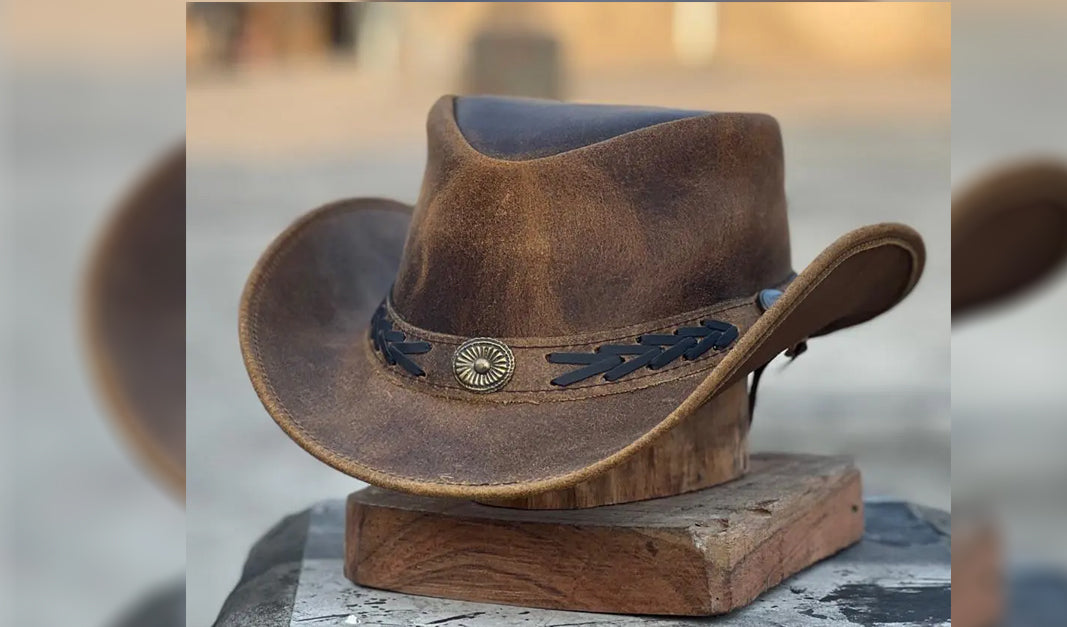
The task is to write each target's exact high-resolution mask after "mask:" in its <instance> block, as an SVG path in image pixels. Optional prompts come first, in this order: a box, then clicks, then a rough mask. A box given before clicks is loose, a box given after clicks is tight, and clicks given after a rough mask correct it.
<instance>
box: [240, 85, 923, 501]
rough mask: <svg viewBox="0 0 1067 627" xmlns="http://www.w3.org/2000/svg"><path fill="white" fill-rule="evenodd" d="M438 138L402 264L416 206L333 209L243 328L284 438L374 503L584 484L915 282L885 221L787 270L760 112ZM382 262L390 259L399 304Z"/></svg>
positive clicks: (623, 114)
mask: <svg viewBox="0 0 1067 627" xmlns="http://www.w3.org/2000/svg"><path fill="white" fill-rule="evenodd" d="M428 133H429V159H428V163H427V166H426V172H425V178H424V180H423V185H422V191H421V193H420V195H419V199H418V202H417V203H416V205H415V208H414V213H413V214H412V217H411V224H410V229H409V230H408V231H407V236H406V241H405V244H404V246H403V251H402V254H399V257H398V258H396V260H395V261H392V260H390V251H393V254H397V253H399V251H400V247H399V241H400V237H399V236H398V233H399V232H400V230H401V229H402V227H403V225H404V224H405V223H406V221H407V215H406V212H407V211H408V208H407V207H405V206H403V205H400V204H399V203H395V202H391V201H386V200H373V199H363V200H354V201H346V202H341V203H337V204H334V205H330V206H327V207H324V208H322V209H320V210H318V211H315V212H313V213H311V214H310V215H308V216H306V217H305V218H303V219H301V220H299V221H298V222H297V223H296V224H294V225H293V226H291V227H290V228H289V229H288V230H286V231H285V232H284V233H283V234H282V235H281V236H280V237H279V238H278V239H277V240H276V241H275V242H274V243H273V244H272V245H271V246H270V248H269V249H268V250H267V252H266V253H264V255H263V257H262V258H261V260H260V261H259V264H258V265H257V266H256V268H255V270H253V272H252V275H251V277H250V278H249V281H248V285H247V287H246V290H245V293H244V299H243V302H242V307H241V313H240V335H241V347H242V350H243V353H244V358H245V364H246V365H247V367H248V371H249V373H250V376H251V379H252V383H253V385H254V386H255V389H256V391H257V393H258V394H259V396H260V398H261V399H262V401H263V403H264V405H265V406H266V408H267V410H268V411H269V412H270V414H271V415H272V416H273V417H274V419H275V420H276V421H277V422H278V424H279V425H281V427H282V428H283V429H284V430H285V431H286V433H288V434H289V435H290V436H291V437H292V438H293V439H294V440H296V441H297V442H298V443H299V444H300V445H301V446H303V447H304V448H306V449H307V450H308V451H310V452H311V453H312V454H313V455H315V456H316V457H318V458H319V459H321V460H323V461H325V462H326V463H328V464H330V465H331V466H333V467H335V468H337V469H339V470H341V471H343V472H346V473H348V474H350V475H353V476H355V477H358V478H360V479H363V480H365V481H368V482H370V483H374V484H377V485H380V486H384V487H388V488H392V489H397V490H403V491H407V492H414V493H419V494H428V495H442V496H458V497H468V498H483V499H484V498H508V497H515V496H523V495H528V494H533V493H536V492H540V491H545V490H552V489H557V488H563V487H567V486H571V485H573V484H576V483H578V482H580V481H582V480H584V479H586V478H589V477H591V476H593V475H595V474H597V473H599V472H602V471H603V470H606V469H607V468H609V467H611V466H612V465H614V464H617V463H619V462H620V461H622V460H624V459H625V458H627V457H628V456H630V455H632V454H633V453H635V452H636V451H638V450H640V449H642V448H643V447H646V446H648V445H649V444H650V443H651V442H653V441H654V440H655V439H656V438H657V437H658V436H660V435H661V434H663V433H664V432H666V431H667V430H668V429H670V428H671V427H672V426H674V425H676V424H677V423H678V422H679V421H682V420H684V419H685V418H686V417H687V416H689V415H690V414H691V413H692V412H693V411H694V410H695V409H696V408H698V407H699V406H700V405H701V404H702V403H704V402H705V401H706V400H708V399H709V398H711V397H712V396H714V395H716V394H717V393H718V392H719V391H720V390H723V389H724V388H725V387H727V386H730V385H731V384H733V383H734V382H737V381H741V380H743V378H744V377H746V376H747V375H748V374H750V373H752V372H753V371H755V370H757V369H759V368H761V367H762V366H764V365H765V364H766V363H767V362H769V361H770V360H771V359H773V358H774V357H775V356H776V355H777V354H779V353H781V352H782V351H784V350H788V349H790V348H793V347H796V346H797V345H799V344H800V343H802V342H803V341H804V340H805V339H806V338H808V337H810V336H815V335H820V334H825V333H829V332H831V331H834V330H837V329H841V328H843V327H847V326H851V325H854V324H858V323H860V322H863V321H865V320H868V319H870V318H873V317H875V316H877V315H878V314H880V313H882V312H884V311H886V310H887V309H889V308H890V307H892V306H893V305H895V304H896V303H897V302H899V301H900V300H901V299H902V298H904V296H905V295H907V294H908V292H909V291H910V290H911V289H912V287H913V286H914V285H915V283H916V281H917V280H918V278H919V276H920V274H921V273H922V268H923V263H924V258H925V251H924V248H923V243H922V240H921V238H920V237H919V235H918V234H917V233H915V231H913V230H912V229H910V228H909V227H906V226H902V225H898V224H880V225H875V226H868V227H864V228H861V229H858V230H856V231H853V232H851V233H848V234H847V235H845V236H843V237H841V238H840V239H838V240H837V241H836V242H834V243H833V244H831V245H830V246H829V247H828V248H827V249H826V250H824V251H823V252H822V253H821V254H820V255H819V256H818V257H817V258H816V259H815V260H814V261H813V262H812V263H811V264H810V265H808V267H807V268H805V269H804V270H803V271H802V272H801V273H800V274H799V275H796V274H794V272H793V269H792V267H791V265H790V251H789V236H788V225H787V219H786V201H785V192H784V172H783V159H782V144H781V135H780V132H779V128H778V124H777V122H776V121H775V120H774V119H773V118H771V117H769V116H767V115H761V114H743V113H706V112H698V111H677V110H668V109H658V108H643V107H614V106H600V105H570V104H561V103H550V102H544V101H532V100H515V99H505V98H494V97H466V98H456V97H452V96H446V97H444V98H441V99H440V100H439V101H438V102H437V103H436V104H435V105H434V107H433V109H432V110H431V111H430V116H429V122H428ZM370 229H374V230H375V234H374V235H373V236H372V235H370V234H369V230H370ZM373 259H380V260H384V263H397V264H398V268H397V271H396V274H395V277H393V282H392V289H391V290H390V289H388V288H387V287H386V283H385V282H384V281H382V280H381V279H380V278H367V277H372V276H373V275H375V274H380V271H378V270H375V269H374V268H370V267H368V263H371V262H372V260H373ZM370 286H373V287H374V288H375V289H379V290H380V293H378V294H376V301H375V302H376V303H377V302H380V303H381V304H380V306H378V307H377V308H376V311H375V312H373V314H372V313H371V312H370V311H368V307H367V306H366V305H365V303H366V299H367V298H368V293H367V290H368V288H369V287H370Z"/></svg>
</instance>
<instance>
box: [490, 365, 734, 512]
mask: <svg viewBox="0 0 1067 627" xmlns="http://www.w3.org/2000/svg"><path fill="white" fill-rule="evenodd" d="M748 410H749V408H748V388H747V386H746V382H745V381H741V382H740V383H736V384H734V385H732V386H730V387H729V388H727V389H726V390H724V391H723V392H721V393H720V394H718V395H717V396H715V398H713V399H711V400H710V401H708V402H707V403H705V404H704V405H702V406H701V407H700V409H698V410H697V411H696V412H695V413H694V414H693V415H692V416H690V418H689V419H688V420H686V421H685V422H683V423H681V424H679V425H678V426H676V427H675V428H673V429H671V430H670V431H669V432H667V433H666V434H665V435H663V436H662V437H661V438H659V439H658V440H657V441H656V442H655V443H653V444H652V445H651V446H649V447H648V448H646V449H644V450H642V451H640V452H638V453H636V454H635V455H634V456H632V457H630V458H629V459H627V460H626V461H624V462H622V463H621V464H619V465H618V466H615V467H614V468H611V469H609V470H607V471H606V472H604V473H602V474H600V475H597V476H596V477H595V478H593V479H590V480H589V481H585V482H583V483H579V484H578V485H575V486H573V487H571V488H567V489H564V490H555V491H552V492H544V493H541V494H535V495H533V496H528V497H523V498H518V499H509V500H499V501H484V502H485V503H486V504H488V505H499V506H501V507H513V508H521V509H575V508H582V507H597V506H600V505H613V504H616V503H630V502H633V501H642V500H646V499H654V498H659V497H663V496H673V495H675V494H683V493H685V492H692V491H694V490H700V489H702V488H707V487H711V486H714V485H719V484H720V483H726V482H727V481H732V480H733V479H737V478H738V477H740V476H741V475H742V474H744V473H745V471H746V470H748V427H749V422H750V421H749V413H748Z"/></svg>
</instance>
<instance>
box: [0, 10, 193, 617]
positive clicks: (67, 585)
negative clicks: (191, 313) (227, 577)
mask: <svg viewBox="0 0 1067 627" xmlns="http://www.w3.org/2000/svg"><path fill="white" fill-rule="evenodd" d="M2 13H3V17H2V18H0V30H2V32H0V42H2V53H0V54H2V56H3V61H4V62H3V63H0V65H2V66H3V69H2V70H0V75H4V79H5V80H4V92H3V97H2V98H0V112H2V116H0V117H2V121H0V128H3V127H4V126H6V125H5V123H7V124H9V125H10V126H9V127H8V128H6V129H5V130H6V139H8V140H9V141H5V142H4V143H3V149H2V156H0V163H2V165H4V166H7V167H4V168H3V169H2V170H0V334H2V335H0V352H2V359H0V429H2V435H0V486H3V487H7V489H9V490H10V493H11V496H12V497H13V500H12V501H11V506H10V507H8V506H7V503H4V504H0V518H7V519H9V520H10V525H11V526H10V529H11V530H12V531H13V533H14V540H13V541H12V542H11V555H10V557H8V556H4V555H2V554H3V550H2V549H0V572H2V571H3V570H4V567H5V566H10V567H11V570H12V576H11V581H10V583H11V584H13V585H15V586H17V588H15V589H14V591H11V593H10V596H9V597H5V596H4V592H7V591H9V590H10V589H9V588H8V587H7V586H4V585H3V583H4V582H3V575H2V574H0V588H2V589H3V591H2V592H0V624H2V625H6V624H11V625H17V626H18V627H36V626H47V625H63V624H69V623H71V622H76V623H78V624H82V625H86V626H90V627H98V626H109V627H110V626H114V625H117V624H119V623H120V622H121V621H123V620H124V619H125V618H126V617H129V616H130V614H131V612H133V611H134V608H136V607H143V606H144V605H145V603H148V602H150V601H152V600H154V599H158V598H159V595H160V594H164V593H166V594H171V595H172V596H173V595H174V594H176V593H177V592H176V591H180V586H181V583H182V580H183V577H184V564H185V516H184V511H183V505H184V504H183V502H182V497H181V495H180V494H176V493H175V491H174V490H170V489H167V487H166V486H165V485H164V483H163V482H162V481H160V480H158V478H157V476H156V475H153V474H150V473H149V472H147V468H146V466H145V465H144V464H143V463H142V462H141V459H140V458H139V457H138V456H137V455H136V454H135V453H134V452H133V450H132V447H131V446H130V441H129V439H127V438H126V437H124V436H123V434H122V433H121V430H120V429H119V428H118V427H117V425H116V423H115V415H114V411H113V410H114V407H113V406H111V405H109V404H107V403H105V402H104V399H103V398H102V396H103V395H102V393H101V389H100V387H99V386H98V381H96V380H94V379H93V378H92V376H91V374H90V368H89V366H90V363H91V360H90V357H89V353H88V351H87V342H86V339H87V338H86V334H85V324H84V323H85V313H86V311H85V307H84V300H83V299H84V297H85V295H86V294H85V290H86V287H87V286H86V282H85V278H86V270H87V264H88V261H89V258H90V253H91V251H93V250H94V249H95V247H96V246H97V245H98V243H99V240H100V235H101V233H102V231H103V229H104V227H105V225H107V224H108V223H109V222H110V220H111V219H112V218H113V217H114V215H115V211H116V209H117V207H118V204H119V202H120V200H121V199H122V198H123V197H124V196H125V195H126V194H127V192H128V191H129V190H130V189H131V188H132V187H133V186H134V184H135V183H136V182H137V181H138V179H139V178H140V177H141V176H142V175H143V174H144V172H145V170H146V169H148V167H149V166H150V165H151V164H152V163H153V162H155V161H156V160H158V159H159V157H160V156H161V153H162V152H163V151H164V150H166V149H168V148H170V147H172V146H173V145H174V144H175V143H176V142H180V141H181V138H182V134H183V132H184V127H185V117H184V100H183V96H184V87H185V85H184V83H185V71H184V54H183V52H182V51H183V46H182V33H183V32H184V28H183V26H184V22H183V14H184V6H182V5H178V4H176V3H175V4H171V3H144V2H137V1H136V0H99V1H94V2H91V3H86V2H79V1H77V0H58V1H57V2H55V3H39V2H30V1H24V0H14V1H12V2H6V3H4V6H3V11H2ZM8 159H9V160H10V161H8ZM9 168H10V169H9ZM176 235H177V237H179V238H180V237H181V236H182V234H180V233H178V234H176ZM165 289H169V290H177V293H179V294H181V293H182V292H183V291H184V284H181V283H178V284H168V285H166V286H165ZM176 315H179V316H180V315H181V312H176ZM8 321H10V322H11V324H10V326H9V325H8V324H3V323H5V322H8ZM171 359H173V360H174V361H176V362H178V363H181V362H182V361H183V359H184V355H182V354H180V353H179V354H177V355H173V357H171ZM178 383H179V384H180V383H181V382H180V381H179V382H178ZM5 386H8V388H7V390H5V389H3V388H4V387H5ZM6 392H9V393H10V396H7V395H6V394H5V393H6ZM7 421H10V427H8V423H7ZM3 487H0V498H2V496H3ZM2 526H3V523H0V527H2ZM4 535H5V537H7V535H6V534H4ZM5 614H6V616H5ZM4 618H7V619H8V620H9V621H10V622H9V623H7V622H4ZM151 619H152V620H151V622H150V623H147V624H150V625H153V626H159V627H167V626H169V625H173V624H175V623H174V622H172V621H170V620H169V616H168V615H167V614H164V613H163V612H161V611H159V609H158V607H157V608H156V611H155V612H154V613H153V614H152V617H151ZM135 624H137V623H135ZM142 624H144V623H142Z"/></svg>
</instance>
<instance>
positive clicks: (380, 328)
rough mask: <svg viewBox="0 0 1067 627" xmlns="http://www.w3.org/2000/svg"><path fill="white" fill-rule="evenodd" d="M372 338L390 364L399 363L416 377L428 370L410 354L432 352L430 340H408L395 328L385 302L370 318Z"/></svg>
mask: <svg viewBox="0 0 1067 627" xmlns="http://www.w3.org/2000/svg"><path fill="white" fill-rule="evenodd" d="M370 338H371V341H372V342H374V348H376V349H377V350H379V351H381V353H382V356H384V357H385V361H386V362H388V363H389V365H396V364H399V365H400V366H401V367H402V368H403V369H404V370H407V371H408V372H409V373H411V374H412V375H414V376H416V377H421V376H423V375H425V374H426V372H425V371H424V370H423V369H422V368H421V367H420V366H419V365H418V364H417V363H415V362H414V361H412V360H411V359H410V358H409V357H408V355H422V354H423V353H428V352H430V348H432V347H431V346H430V343H429V342H423V341H418V342H408V341H405V340H407V336H406V335H404V333H403V332H401V331H397V330H396V329H394V328H393V322H392V320H390V319H389V314H388V313H387V312H386V309H385V303H384V302H383V303H382V304H381V305H379V306H378V310H377V311H375V312H374V316H373V317H371V319H370Z"/></svg>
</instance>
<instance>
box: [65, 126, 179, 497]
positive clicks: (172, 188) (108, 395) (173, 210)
mask: <svg viewBox="0 0 1067 627" xmlns="http://www.w3.org/2000/svg"><path fill="white" fill-rule="evenodd" d="M85 313H86V316H85V337H86V341H87V344H88V348H89V350H88V357H89V362H90V364H89V365H90V367H91V369H92V371H93V375H94V376H95V379H96V383H97V385H98V387H99V388H100V389H101V391H102V392H103V394H104V396H105V401H106V402H107V404H108V409H110V410H111V415H112V417H113V418H114V419H115V420H116V422H117V424H118V425H119V427H120V428H121V429H122V430H123V433H124V435H125V436H126V437H127V439H128V441H129V442H130V443H131V444H132V445H133V447H134V449H135V450H136V451H137V453H138V454H139V455H140V457H141V459H142V460H143V461H144V462H146V463H147V464H148V465H149V467H150V468H151V469H152V470H153V471H155V472H156V473H158V474H159V475H161V476H162V477H163V478H164V479H165V480H166V481H167V482H168V484H169V485H170V486H171V487H172V488H174V489H176V490H178V491H184V490H185V145H184V144H182V145H181V146H177V147H175V148H173V149H171V150H170V151H168V153H167V154H166V155H165V156H164V157H163V158H161V159H160V160H159V162H158V163H156V164H154V165H153V167H152V169H151V171H150V172H148V173H147V174H146V175H145V176H144V177H143V178H142V179H140V180H139V181H138V183H137V185H136V187H135V188H134V189H133V190H132V193H130V195H129V196H128V197H127V198H126V199H125V200H124V201H123V203H122V204H121V205H120V206H119V208H118V211H117V212H116V214H115V215H114V217H113V218H112V219H111V220H110V221H109V222H108V224H107V225H106V227H105V229H104V232H103V233H102V235H101V237H100V240H99V242H98V243H97V245H96V248H95V250H94V251H93V255H92V259H91V260H90V263H89V273H88V277H87V282H86V291H85Z"/></svg>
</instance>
